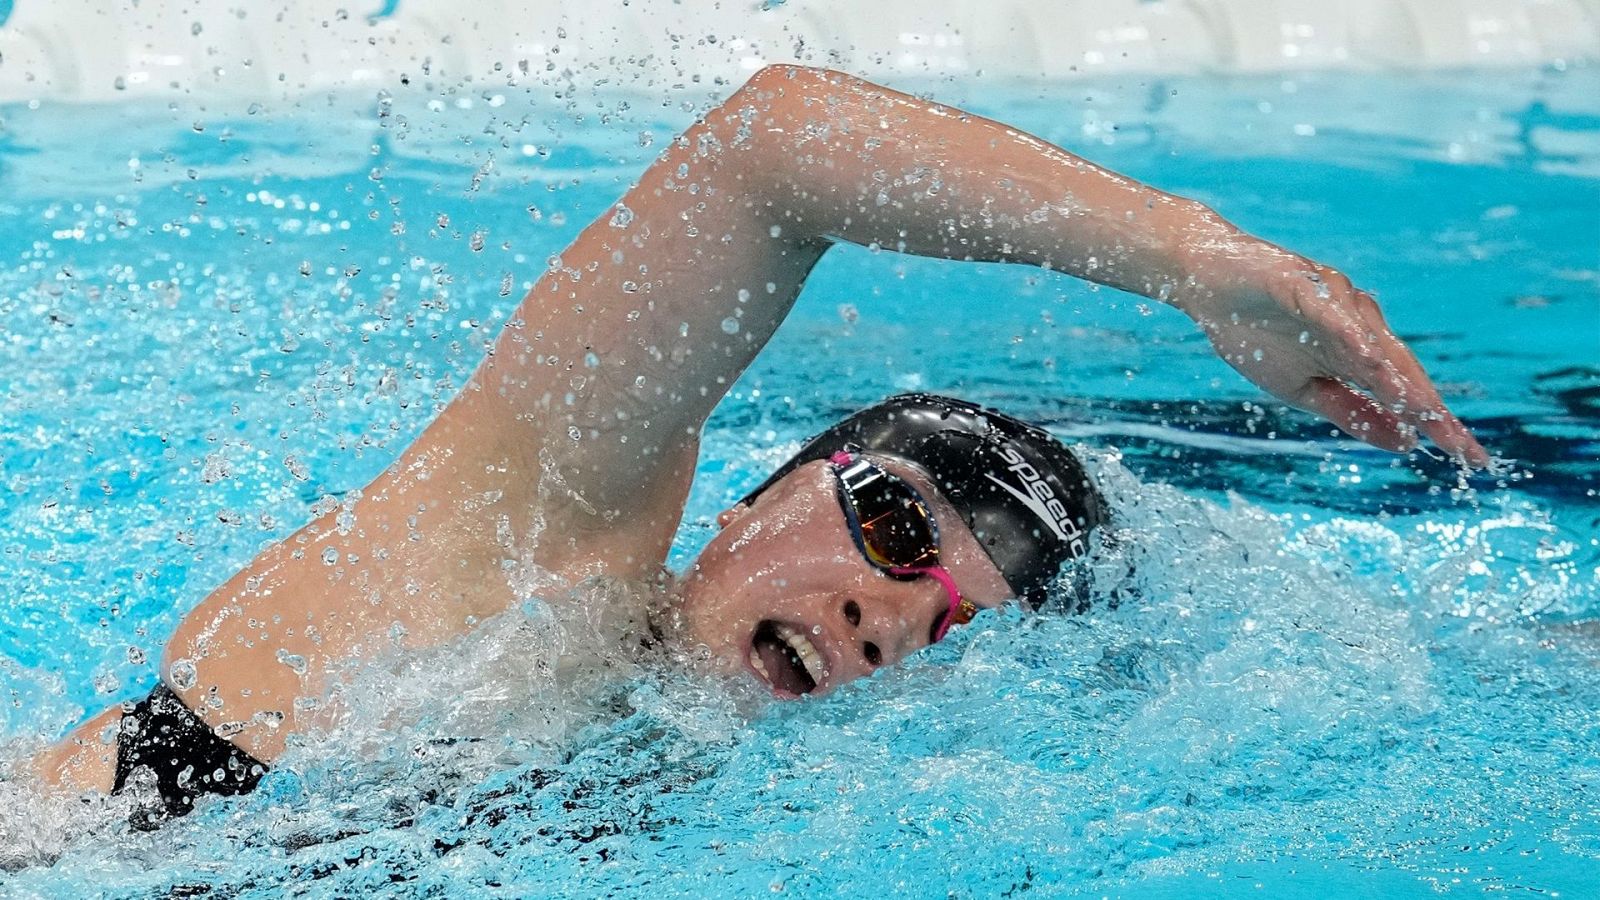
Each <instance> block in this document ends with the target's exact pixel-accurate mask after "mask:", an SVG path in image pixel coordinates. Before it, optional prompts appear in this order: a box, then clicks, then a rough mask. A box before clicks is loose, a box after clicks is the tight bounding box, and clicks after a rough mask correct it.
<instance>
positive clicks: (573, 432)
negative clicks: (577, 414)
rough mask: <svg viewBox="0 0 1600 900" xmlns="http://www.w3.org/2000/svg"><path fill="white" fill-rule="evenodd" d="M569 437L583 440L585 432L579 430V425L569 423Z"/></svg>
mask: <svg viewBox="0 0 1600 900" xmlns="http://www.w3.org/2000/svg"><path fill="white" fill-rule="evenodd" d="M567 437H569V438H572V439H573V440H575V441H581V440H583V432H581V431H579V430H578V426H576V425H568V426H567Z"/></svg>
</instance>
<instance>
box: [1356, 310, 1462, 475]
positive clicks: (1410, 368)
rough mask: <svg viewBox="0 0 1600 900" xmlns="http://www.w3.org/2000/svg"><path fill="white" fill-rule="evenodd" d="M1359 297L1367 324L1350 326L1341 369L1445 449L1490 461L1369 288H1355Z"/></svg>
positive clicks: (1358, 313)
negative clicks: (1385, 316)
mask: <svg viewBox="0 0 1600 900" xmlns="http://www.w3.org/2000/svg"><path fill="white" fill-rule="evenodd" d="M1355 297H1356V301H1355V304H1354V312H1355V313H1356V316H1357V317H1358V318H1359V319H1360V320H1361V321H1362V324H1363V325H1364V326H1365V327H1361V326H1357V327H1355V328H1353V329H1350V330H1347V331H1346V333H1345V335H1344V337H1345V341H1346V347H1345V353H1344V354H1343V355H1344V356H1345V357H1346V359H1345V360H1344V362H1345V363H1346V365H1345V366H1341V367H1340V368H1342V369H1344V371H1343V372H1341V373H1340V374H1341V375H1342V376H1343V377H1344V378H1345V379H1347V380H1348V381H1350V382H1352V383H1354V384H1355V385H1357V386H1359V387H1362V388H1364V389H1366V390H1368V391H1371V392H1372V395H1373V397H1375V398H1376V399H1377V400H1378V402H1379V403H1381V404H1383V406H1384V407H1386V411H1387V412H1390V413H1391V414H1392V415H1394V416H1395V417H1397V418H1398V419H1399V421H1401V422H1404V423H1406V424H1407V425H1409V426H1410V427H1411V428H1414V429H1416V430H1417V431H1419V432H1421V433H1422V434H1424V435H1426V436H1427V437H1428V439H1429V440H1431V441H1433V443H1434V444H1435V445H1437V446H1438V447H1439V448H1440V449H1441V450H1444V451H1445V452H1446V453H1448V454H1450V455H1451V456H1453V457H1455V458H1456V459H1458V460H1461V461H1462V462H1464V463H1466V464H1468V465H1471V466H1477V467H1480V468H1481V467H1484V466H1487V465H1488V464H1489V453H1488V452H1487V451H1486V450H1484V449H1483V446H1482V445H1481V444H1479V443H1478V441H1477V439H1476V438H1474V437H1473V436H1472V432H1470V431H1468V430H1467V427H1466V426H1465V425H1463V424H1462V423H1461V420H1460V419H1457V418H1456V417H1455V416H1454V415H1453V414H1452V413H1451V412H1450V410H1449V409H1447V408H1446V407H1445V405H1444V400H1443V399H1441V398H1440V396H1439V391H1438V389H1437V388H1435V387H1434V385H1433V381H1432V380H1431V379H1429V378H1428V375H1427V373H1426V372H1424V371H1423V370H1422V364H1421V363H1419V362H1418V361H1417V358H1416V356H1415V355H1414V354H1412V352H1411V350H1410V349H1409V348H1408V347H1406V345H1405V344H1404V343H1402V342H1401V341H1400V339H1399V338H1397V337H1395V336H1394V334H1393V332H1391V331H1390V330H1389V327H1388V325H1387V323H1385V322H1384V321H1383V315H1382V313H1380V312H1379V311H1378V307H1377V304H1376V303H1374V302H1373V300H1372V298H1371V297H1370V296H1369V295H1367V294H1366V293H1364V292H1360V291H1357V292H1355ZM1352 332H1353V333H1352ZM1341 427H1342V426H1341ZM1356 436H1357V437H1360V435H1356ZM1380 446H1381V445H1380Z"/></svg>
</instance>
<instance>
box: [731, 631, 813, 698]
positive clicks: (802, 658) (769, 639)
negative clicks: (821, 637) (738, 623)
mask: <svg viewBox="0 0 1600 900" xmlns="http://www.w3.org/2000/svg"><path fill="white" fill-rule="evenodd" d="M750 667H751V668H752V669H755V670H756V674H758V675H760V676H761V677H762V678H764V679H766V681H767V683H768V684H770V685H772V687H773V689H774V690H776V691H777V692H778V693H780V694H789V695H792V696H800V695H802V694H809V693H811V692H812V691H814V690H816V689H817V682H818V681H821V680H822V679H823V678H825V677H827V674H828V670H827V667H826V666H824V665H823V663H822V654H821V653H819V652H818V651H817V647H816V645H815V644H813V643H811V638H809V637H808V636H806V635H805V634H804V633H802V632H801V631H800V630H799V629H797V628H794V627H793V626H790V625H785V624H784V623H782V622H774V621H773V620H771V619H762V620H761V624H760V625H758V626H757V627H756V633H755V637H754V638H752V639H751V641H750Z"/></svg>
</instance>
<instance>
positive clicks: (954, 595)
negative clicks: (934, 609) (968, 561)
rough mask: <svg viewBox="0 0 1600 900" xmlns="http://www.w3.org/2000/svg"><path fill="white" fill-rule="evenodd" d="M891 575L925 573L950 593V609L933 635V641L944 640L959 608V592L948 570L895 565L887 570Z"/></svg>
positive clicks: (939, 567)
mask: <svg viewBox="0 0 1600 900" xmlns="http://www.w3.org/2000/svg"><path fill="white" fill-rule="evenodd" d="M889 574H891V575H926V576H928V577H929V578H932V579H933V580H934V581H937V582H939V584H941V585H943V586H944V592H945V593H946V594H949V595H950V611H949V612H948V613H946V614H945V617H944V622H943V623H942V624H940V626H939V632H938V633H937V634H935V635H934V636H933V642H934V643H935V644H937V643H938V642H940V641H942V640H944V636H945V633H946V632H948V631H949V630H950V626H951V625H954V624H955V621H956V612H957V611H958V610H960V609H961V592H960V591H959V590H956V580H955V578H953V577H951V575H950V570H949V569H946V568H945V567H944V566H915V567H913V566H896V567H894V568H892V569H890V570H889Z"/></svg>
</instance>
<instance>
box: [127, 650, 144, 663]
mask: <svg viewBox="0 0 1600 900" xmlns="http://www.w3.org/2000/svg"><path fill="white" fill-rule="evenodd" d="M144 661H145V655H144V648H143V647H133V646H129V647H128V662H130V663H133V664H134V665H136V666H142V665H144Z"/></svg>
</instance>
